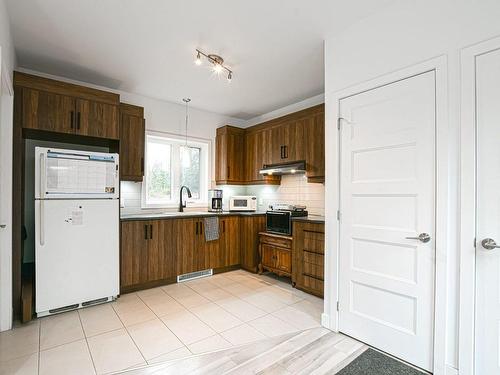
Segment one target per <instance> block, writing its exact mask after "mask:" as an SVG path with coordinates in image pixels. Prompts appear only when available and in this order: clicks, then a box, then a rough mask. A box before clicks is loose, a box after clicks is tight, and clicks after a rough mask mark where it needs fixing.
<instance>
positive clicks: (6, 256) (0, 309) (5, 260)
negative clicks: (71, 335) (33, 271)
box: [0, 46, 14, 332]
mask: <svg viewBox="0 0 500 375" xmlns="http://www.w3.org/2000/svg"><path fill="white" fill-rule="evenodd" d="M2 57H3V56H2V48H1V46H0V96H1V94H2V89H3V88H6V89H7V95H9V96H10V97H12V107H11V108H10V112H8V113H7V116H5V115H4V114H3V113H2V114H1V115H0V122H1V121H2V119H3V118H5V117H7V118H10V119H12V116H13V111H14V107H13V97H14V88H13V86H12V81H11V78H10V75H9V71H8V69H7V68H6V65H5V64H4V61H3V59H2ZM5 110H6V108H3V109H2V112H3V111H5ZM7 110H8V109H7ZM0 126H2V127H3V126H8V124H0ZM10 126H11V127H13V125H12V123H11V124H10ZM1 133H2V131H0V134H1ZM3 138H4V137H0V142H2V143H4V145H2V146H4V147H5V146H7V149H8V150H10V152H11V153H12V138H10V139H8V138H7V139H3ZM4 147H2V149H4ZM0 156H1V153H0ZM11 158H12V155H11ZM11 160H12V159H11ZM11 172H12V170H11ZM0 177H1V176H0ZM9 181H10V182H12V178H8V179H7V183H9ZM9 186H10V187H12V184H9ZM0 199H2V197H0ZM11 202H12V199H9V203H11ZM9 212H10V217H9V216H8V217H6V218H4V219H5V221H6V222H5V224H6V225H7V227H6V228H5V229H2V230H3V231H6V232H7V236H8V238H10V239H11V238H12V209H10V210H9ZM1 250H2V251H1V252H0V332H1V331H6V330H9V329H11V328H12V319H13V316H12V313H13V312H12V245H11V247H10V249H1Z"/></svg>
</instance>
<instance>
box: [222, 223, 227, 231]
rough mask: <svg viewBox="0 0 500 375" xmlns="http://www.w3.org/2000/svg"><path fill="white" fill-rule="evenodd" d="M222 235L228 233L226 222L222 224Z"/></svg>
mask: <svg viewBox="0 0 500 375" xmlns="http://www.w3.org/2000/svg"><path fill="white" fill-rule="evenodd" d="M222 233H226V222H225V221H223V222H222Z"/></svg>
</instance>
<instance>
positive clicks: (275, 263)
mask: <svg viewBox="0 0 500 375" xmlns="http://www.w3.org/2000/svg"><path fill="white" fill-rule="evenodd" d="M259 259H260V261H259V273H262V272H263V271H264V270H267V271H271V272H274V273H276V274H278V275H280V276H291V274H292V238H291V237H286V236H280V235H276V234H270V233H265V232H261V233H259Z"/></svg>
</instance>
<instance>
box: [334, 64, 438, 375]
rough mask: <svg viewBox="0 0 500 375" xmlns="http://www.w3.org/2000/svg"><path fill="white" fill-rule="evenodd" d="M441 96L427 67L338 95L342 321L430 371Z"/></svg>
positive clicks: (352, 333)
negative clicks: (380, 84)
mask: <svg viewBox="0 0 500 375" xmlns="http://www.w3.org/2000/svg"><path fill="white" fill-rule="evenodd" d="M435 96H436V95H435V74H434V72H428V73H424V74H420V75H417V76H414V77H411V78H407V79H404V80H401V81H398V82H395V83H392V84H389V85H386V86H383V87H379V88H375V89H373V90H369V91H366V92H363V93H360V94H357V95H354V96H351V97H348V98H346V99H343V100H341V102H340V113H341V117H343V118H344V120H342V122H341V124H342V126H341V146H340V147H341V187H340V189H341V202H340V207H341V221H340V236H341V237H340V285H339V302H340V321H339V323H340V330H341V331H342V332H344V333H346V334H348V335H350V336H353V337H355V338H357V339H359V340H361V341H364V342H366V343H368V344H370V345H372V346H374V347H376V348H379V349H381V350H384V351H386V352H388V353H390V354H393V355H394V356H396V357H399V358H401V359H403V360H406V361H408V362H410V363H412V364H414V365H416V366H419V367H421V368H423V369H425V370H429V371H432V363H433V355H432V353H433V326H434V323H433V322H434V320H433V316H434V270H435V251H434V228H435V223H434V216H435V209H434V206H435V205H434V195H435V128H436V119H435V117H436V116H435V115H436V110H435V106H436V104H435ZM419 235H420V236H421V237H422V240H419V239H418V236H419ZM409 237H414V238H413V239H412V238H409ZM429 238H430V239H429Z"/></svg>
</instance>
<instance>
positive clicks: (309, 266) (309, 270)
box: [302, 251, 325, 280]
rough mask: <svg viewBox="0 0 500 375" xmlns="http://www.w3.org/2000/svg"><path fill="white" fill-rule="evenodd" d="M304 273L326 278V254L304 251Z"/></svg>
mask: <svg viewBox="0 0 500 375" xmlns="http://www.w3.org/2000/svg"><path fill="white" fill-rule="evenodd" d="M302 266H303V271H302V272H303V274H304V275H309V276H312V277H315V278H318V279H321V280H323V279H324V268H325V267H324V256H323V255H321V254H315V253H310V252H307V251H304V262H303V265H302Z"/></svg>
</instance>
